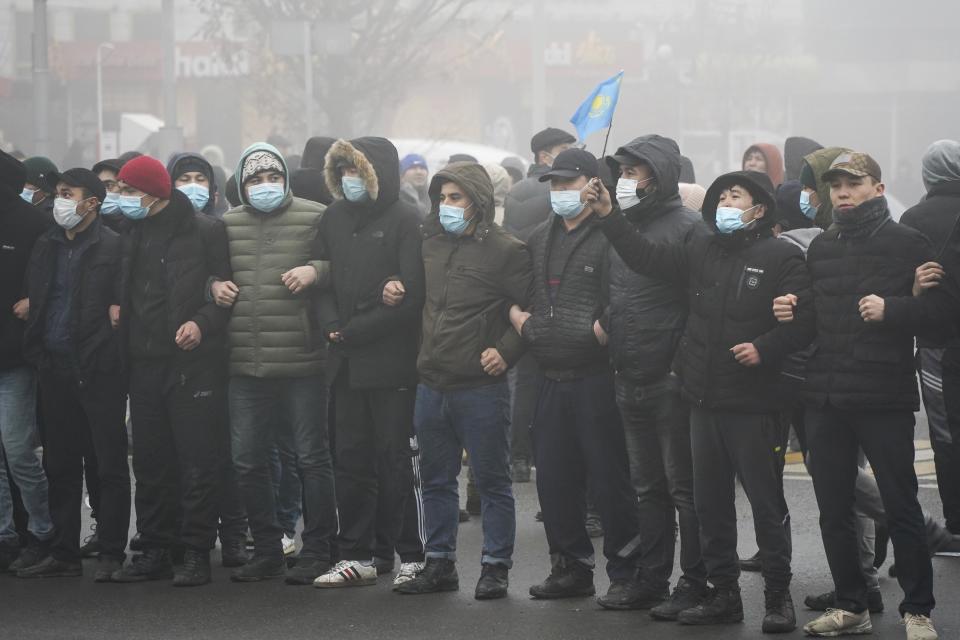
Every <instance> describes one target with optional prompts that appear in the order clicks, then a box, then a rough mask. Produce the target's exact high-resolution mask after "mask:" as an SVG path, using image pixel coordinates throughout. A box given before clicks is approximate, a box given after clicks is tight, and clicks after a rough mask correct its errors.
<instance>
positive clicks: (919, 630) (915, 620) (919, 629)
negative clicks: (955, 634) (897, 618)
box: [903, 613, 940, 640]
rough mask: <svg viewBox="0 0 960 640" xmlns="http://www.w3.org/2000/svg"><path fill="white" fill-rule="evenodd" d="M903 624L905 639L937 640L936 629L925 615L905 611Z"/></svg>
mask: <svg viewBox="0 0 960 640" xmlns="http://www.w3.org/2000/svg"><path fill="white" fill-rule="evenodd" d="M903 625H904V626H905V627H906V628H907V640H937V638H939V637H940V636H938V635H937V630H936V629H934V628H933V622H932V621H931V620H930V618H928V617H927V616H921V615H919V614H913V613H905V614H904V615H903Z"/></svg>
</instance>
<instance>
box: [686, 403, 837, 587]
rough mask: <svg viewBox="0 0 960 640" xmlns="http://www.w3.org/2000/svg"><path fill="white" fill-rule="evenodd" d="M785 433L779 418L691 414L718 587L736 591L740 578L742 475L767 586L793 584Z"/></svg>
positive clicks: (708, 555)
mask: <svg viewBox="0 0 960 640" xmlns="http://www.w3.org/2000/svg"><path fill="white" fill-rule="evenodd" d="M781 434H782V429H781V426H780V421H779V418H778V416H777V415H775V414H749V413H735V412H730V411H709V410H705V409H698V408H692V409H691V411H690V441H691V444H692V447H693V495H694V499H695V503H696V507H697V517H698V518H699V519H700V549H701V553H702V554H703V562H704V564H705V565H706V568H707V578H708V579H709V580H710V582H712V583H713V584H714V586H717V587H735V586H737V583H738V581H739V579H740V565H739V563H738V558H737V508H736V489H735V479H736V478H737V477H739V478H740V482H741V484H742V485H743V490H744V492H745V493H746V494H747V499H748V500H749V501H750V508H751V510H752V511H753V527H754V531H755V532H756V537H757V546H758V547H759V548H760V562H761V564H762V566H763V580H764V584H765V587H766V589H767V590H771V591H779V590H784V589H787V588H788V587H789V585H790V578H791V573H790V543H789V540H788V538H787V535H786V533H785V531H784V522H785V520H786V518H787V513H786V511H785V509H784V507H783V500H782V494H783V488H782V486H780V485H781V484H782V482H783V476H782V462H781V460H782V447H783V442H782V441H781V440H782V435H781ZM854 466H856V465H854ZM850 513H851V514H852V513H853V511H852V509H851V511H850ZM854 558H856V552H854Z"/></svg>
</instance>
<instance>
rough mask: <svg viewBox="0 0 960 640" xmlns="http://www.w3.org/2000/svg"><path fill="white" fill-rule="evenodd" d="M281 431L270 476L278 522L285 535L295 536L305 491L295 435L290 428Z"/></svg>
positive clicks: (271, 456)
mask: <svg viewBox="0 0 960 640" xmlns="http://www.w3.org/2000/svg"><path fill="white" fill-rule="evenodd" d="M279 431H280V432H281V433H278V434H277V444H276V446H275V447H273V450H272V451H271V452H270V476H271V479H272V480H273V497H274V500H276V501H277V522H278V523H279V524H280V528H281V529H283V533H284V535H287V536H289V537H291V538H293V537H294V536H296V534H297V522H298V521H299V520H300V514H301V512H302V507H301V505H302V504H303V502H302V501H303V492H302V491H301V489H300V473H299V472H298V471H297V452H296V450H295V449H294V446H293V436H292V434H291V433H290V431H289V430H288V429H279Z"/></svg>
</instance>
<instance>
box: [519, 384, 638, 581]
mask: <svg viewBox="0 0 960 640" xmlns="http://www.w3.org/2000/svg"><path fill="white" fill-rule="evenodd" d="M533 445H534V455H535V460H536V464H537V494H538V495H539V497H540V508H541V510H542V511H543V525H544V529H545V530H546V534H547V544H548V545H549V547H550V556H551V558H554V559H555V558H557V557H558V556H563V557H566V558H568V559H570V560H576V561H579V562H581V563H583V564H585V565H587V566H589V567H591V568H592V567H593V564H594V560H593V543H592V542H591V541H590V537H589V536H588V535H587V530H586V527H585V526H584V518H585V517H586V513H587V484H588V482H589V484H590V485H591V488H592V489H593V491H592V492H591V497H592V498H593V499H594V500H595V501H596V502H595V504H594V506H595V507H596V509H597V512H598V513H599V514H600V520H601V521H602V522H603V529H604V532H605V534H604V539H603V554H604V556H606V559H607V574H608V575H609V576H610V578H611V579H620V578H631V577H633V576H634V574H635V573H636V556H637V554H638V553H639V549H640V535H639V524H638V523H637V497H636V494H635V493H634V490H633V487H632V486H631V484H630V471H629V463H628V461H627V455H626V443H625V442H624V436H623V425H622V424H621V422H620V413H619V411H618V410H617V403H616V399H615V397H614V388H613V374H611V373H602V374H598V375H593V376H588V377H585V378H581V379H578V380H572V381H568V382H567V381H565V382H557V381H555V380H550V379H549V378H543V379H542V380H541V381H540V397H539V398H538V401H537V412H536V415H535V417H534V420H533Z"/></svg>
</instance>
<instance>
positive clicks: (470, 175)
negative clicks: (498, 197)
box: [426, 162, 496, 231]
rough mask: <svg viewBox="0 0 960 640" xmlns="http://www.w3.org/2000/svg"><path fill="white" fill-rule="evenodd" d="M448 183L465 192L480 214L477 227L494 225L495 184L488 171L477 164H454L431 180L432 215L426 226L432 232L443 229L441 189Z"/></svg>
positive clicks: (446, 167) (428, 218)
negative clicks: (454, 184)
mask: <svg viewBox="0 0 960 640" xmlns="http://www.w3.org/2000/svg"><path fill="white" fill-rule="evenodd" d="M446 182H454V183H456V184H457V186H459V187H460V188H461V189H463V190H464V192H465V193H466V195H467V197H469V198H470V201H471V202H472V203H473V206H474V208H476V210H477V211H478V212H479V214H480V218H479V219H478V222H477V227H478V228H481V227H486V226H489V225H490V224H492V223H493V221H494V216H495V214H496V212H495V209H494V206H495V205H494V196H493V182H492V181H491V180H490V175H489V174H488V173H487V170H486V169H484V168H483V167H482V166H480V165H479V164H477V163H476V162H454V163H453V164H448V165H447V166H445V167H444V168H443V169H441V170H440V171H438V172H437V173H436V174H435V175H434V176H433V179H432V180H430V189H429V190H428V192H429V194H430V215H429V216H427V221H426V225H427V226H429V227H430V228H431V230H434V231H436V230H438V229H441V228H442V227H441V225H440V189H441V188H442V187H443V185H444V183H446Z"/></svg>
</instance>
